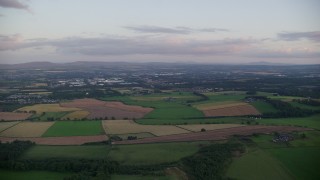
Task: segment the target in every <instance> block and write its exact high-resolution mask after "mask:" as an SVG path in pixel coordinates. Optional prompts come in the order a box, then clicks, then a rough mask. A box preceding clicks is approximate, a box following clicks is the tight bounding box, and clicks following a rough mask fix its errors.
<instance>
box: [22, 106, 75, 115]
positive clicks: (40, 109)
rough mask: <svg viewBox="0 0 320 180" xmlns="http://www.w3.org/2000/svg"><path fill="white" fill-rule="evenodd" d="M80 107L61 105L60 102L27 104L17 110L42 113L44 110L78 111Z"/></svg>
mask: <svg viewBox="0 0 320 180" xmlns="http://www.w3.org/2000/svg"><path fill="white" fill-rule="evenodd" d="M78 110H80V109H79V108H68V107H61V106H60V105H59V104H36V105H32V106H25V107H22V108H20V109H17V110H16V111H27V112H29V111H36V113H37V114H42V113H43V112H64V111H69V112H71V111H78Z"/></svg>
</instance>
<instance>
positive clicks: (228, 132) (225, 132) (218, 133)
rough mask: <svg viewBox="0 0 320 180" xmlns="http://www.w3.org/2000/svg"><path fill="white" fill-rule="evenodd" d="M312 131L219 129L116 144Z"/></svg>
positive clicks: (244, 127)
mask: <svg viewBox="0 0 320 180" xmlns="http://www.w3.org/2000/svg"><path fill="white" fill-rule="evenodd" d="M306 130H312V129H309V128H301V127H292V126H261V125H257V126H241V127H234V128H227V129H218V130H213V131H206V132H197V133H188V134H178V135H168V136H161V137H151V138H144V139H138V140H126V141H116V142H114V144H145V143H159V142H179V141H205V140H206V141H210V140H224V139H227V138H229V137H231V136H233V135H251V134H253V133H261V134H269V133H273V132H291V131H306Z"/></svg>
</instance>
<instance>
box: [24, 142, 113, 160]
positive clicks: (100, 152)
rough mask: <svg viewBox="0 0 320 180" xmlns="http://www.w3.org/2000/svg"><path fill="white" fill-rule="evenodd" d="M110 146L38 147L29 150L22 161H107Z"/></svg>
mask: <svg viewBox="0 0 320 180" xmlns="http://www.w3.org/2000/svg"><path fill="white" fill-rule="evenodd" d="M109 150H110V146H106V145H85V146H45V145H37V146H33V147H32V148H30V149H28V150H27V151H26V152H25V153H24V154H23V155H22V156H21V159H50V158H65V159H105V158H107V155H108V151H109Z"/></svg>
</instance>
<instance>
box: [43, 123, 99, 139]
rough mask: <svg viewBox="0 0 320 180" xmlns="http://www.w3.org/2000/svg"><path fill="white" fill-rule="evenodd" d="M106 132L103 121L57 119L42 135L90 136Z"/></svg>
mask: <svg viewBox="0 0 320 180" xmlns="http://www.w3.org/2000/svg"><path fill="white" fill-rule="evenodd" d="M100 134H104V131H103V129H102V126H101V121H57V122H56V123H55V124H54V125H53V126H51V127H50V128H49V129H48V130H47V131H46V132H45V133H44V134H43V135H42V137H58V136H90V135H100Z"/></svg>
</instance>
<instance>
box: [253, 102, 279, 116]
mask: <svg viewBox="0 0 320 180" xmlns="http://www.w3.org/2000/svg"><path fill="white" fill-rule="evenodd" d="M250 104H251V105H253V106H254V107H255V108H256V109H257V110H258V111H259V112H260V113H262V114H263V113H275V112H277V110H276V109H275V108H274V107H273V106H272V105H271V104H269V103H267V102H264V101H255V102H252V103H250Z"/></svg>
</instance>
